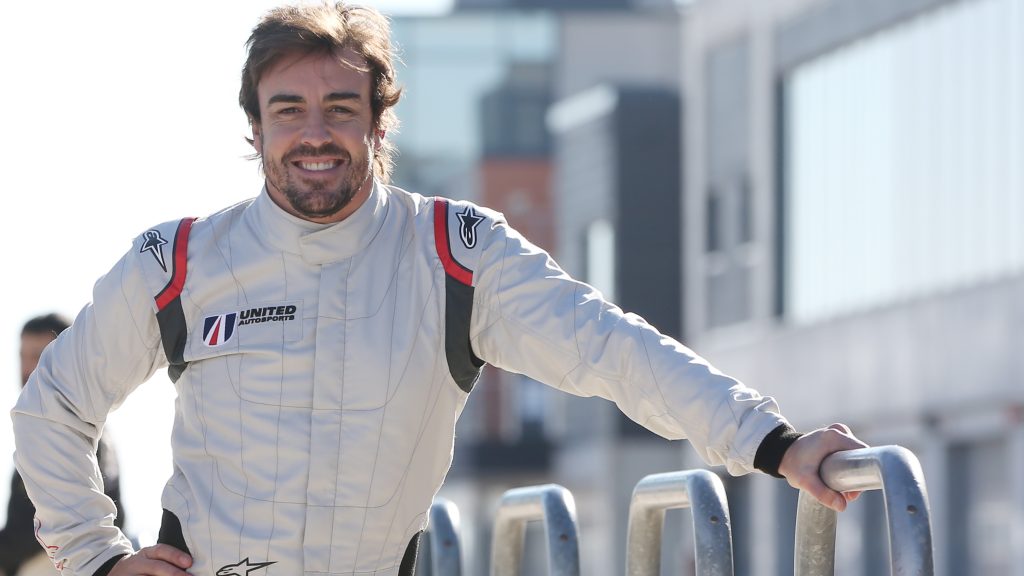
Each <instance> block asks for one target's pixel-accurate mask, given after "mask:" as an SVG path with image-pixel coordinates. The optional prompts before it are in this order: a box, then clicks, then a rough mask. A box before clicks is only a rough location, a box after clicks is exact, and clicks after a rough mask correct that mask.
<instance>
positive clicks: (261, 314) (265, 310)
mask: <svg viewBox="0 0 1024 576" xmlns="http://www.w3.org/2000/svg"><path fill="white" fill-rule="evenodd" d="M295 320H301V314H299V306H298V304H297V303H296V304H292V303H282V304H274V305H271V306H262V305H261V306H252V307H249V308H242V309H240V310H233V311H231V312H224V313H222V314H211V315H209V316H206V317H205V318H203V345H204V346H206V347H207V348H216V347H218V346H223V345H225V344H230V343H231V341H232V340H233V339H237V338H238V333H239V331H242V330H246V328H245V327H246V326H252V325H254V324H260V325H264V326H267V327H268V328H269V325H271V324H273V325H276V326H278V327H280V328H281V330H283V332H274V333H276V334H282V335H283V336H284V339H285V340H289V341H294V340H298V339H300V338H301V337H302V322H301V321H299V322H296V321H295ZM255 333H261V332H260V331H258V330H257V331H255V332H253V334H255ZM262 333H264V334H266V332H262ZM249 334H250V333H249V332H246V335H249Z"/></svg>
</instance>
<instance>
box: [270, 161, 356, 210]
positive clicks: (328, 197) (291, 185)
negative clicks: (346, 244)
mask: <svg viewBox="0 0 1024 576" xmlns="http://www.w3.org/2000/svg"><path fill="white" fill-rule="evenodd" d="M371 154H372V153H371ZM301 156H335V157H341V158H342V159H343V161H344V162H345V163H346V164H347V165H348V166H347V168H344V170H345V175H344V177H343V179H342V181H341V182H340V183H339V184H337V185H334V186H333V187H332V185H331V183H328V182H324V181H322V180H317V179H308V180H307V179H304V178H302V177H301V176H299V175H297V174H294V172H293V171H290V170H289V169H288V165H289V164H290V163H291V162H292V160H293V159H294V158H296V157H301ZM263 164H264V169H265V171H266V175H267V184H268V185H270V186H273V187H275V188H277V189H278V190H279V191H280V192H281V193H282V194H283V195H284V197H285V198H286V199H287V200H288V203H289V204H290V205H291V207H292V209H293V210H295V212H296V213H298V214H299V215H300V216H302V217H304V218H328V217H330V216H334V215H335V214H337V213H339V212H341V211H342V210H344V209H345V207H347V206H348V205H349V204H351V202H352V199H353V198H355V196H356V193H357V192H359V190H360V189H361V188H362V187H363V186H364V185H365V184H366V182H367V180H369V179H370V176H371V173H370V157H369V156H361V157H358V158H355V159H353V158H352V155H351V154H349V153H347V152H345V151H343V150H341V149H340V148H339V147H338V146H337V145H335V144H334V143H331V142H328V143H326V144H324V145H323V146H320V147H319V148H314V147H312V146H299V147H297V148H294V149H292V150H291V151H289V152H288V153H287V154H285V155H284V157H283V158H282V159H281V160H279V161H274V160H267V159H266V158H264V163H263Z"/></svg>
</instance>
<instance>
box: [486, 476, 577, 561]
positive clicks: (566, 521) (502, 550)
mask: <svg viewBox="0 0 1024 576" xmlns="http://www.w3.org/2000/svg"><path fill="white" fill-rule="evenodd" d="M531 520H543V521H544V533H545V535H546V536H547V543H548V574H549V576H579V574H580V554H579V540H578V537H577V530H576V503H575V501H574V500H573V498H572V493H570V492H569V491H568V490H566V489H565V488H563V487H562V486H559V485H557V484H545V485H542V486H530V487H527V488H514V489H512V490H509V491H507V492H505V494H504V495H503V496H502V497H501V503H500V504H499V506H498V512H497V513H496V514H495V517H494V534H493V537H492V539H491V575H492V576H519V574H520V568H521V566H522V555H523V534H524V532H525V530H526V523H527V522H529V521H531Z"/></svg>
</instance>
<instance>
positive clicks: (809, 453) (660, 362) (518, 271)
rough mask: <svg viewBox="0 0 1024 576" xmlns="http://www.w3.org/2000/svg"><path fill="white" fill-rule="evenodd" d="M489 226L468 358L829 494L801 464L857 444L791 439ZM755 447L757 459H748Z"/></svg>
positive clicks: (513, 235) (770, 410) (704, 370)
mask: <svg viewBox="0 0 1024 576" xmlns="http://www.w3.org/2000/svg"><path fill="white" fill-rule="evenodd" d="M489 224H490V227H489V229H488V230H487V232H486V233H483V234H480V240H481V242H480V244H481V248H480V249H481V253H480V259H479V261H478V263H477V267H476V273H475V275H474V284H475V290H476V293H475V297H474V311H473V328H472V329H471V341H472V346H473V350H474V353H475V354H476V355H477V356H478V357H479V358H481V359H483V360H484V361H486V362H489V363H491V364H493V365H495V366H497V367H499V368H503V369H506V370H510V371H513V372H518V373H522V374H526V375H527V376H530V377H531V378H534V379H536V380H538V381H541V382H544V383H547V384H549V385H551V386H554V387H557V388H559V389H561V390H563V391H566V392H569V393H572V394H575V395H579V396H600V397H603V398H606V399H609V400H611V401H613V402H615V403H616V405H617V406H618V407H619V409H620V410H622V412H623V413H625V414H626V415H627V416H629V417H630V418H632V419H633V420H634V421H636V422H637V423H639V424H641V425H642V426H644V427H646V428H648V429H649V430H651V431H652V432H655V433H656V434H659V435H661V436H663V437H665V438H669V439H683V438H686V439H688V440H689V441H690V443H691V445H692V446H693V447H694V449H695V450H696V451H697V453H698V454H699V455H700V456H701V458H702V459H703V460H704V461H705V462H706V463H708V464H709V465H724V466H726V468H727V469H728V470H729V472H730V473H731V474H734V475H739V474H744V473H747V472H751V471H753V470H754V469H758V468H759V469H762V470H765V471H769V473H771V470H774V471H777V472H778V473H779V474H781V475H783V476H785V477H786V478H787V479H788V480H789V481H790V483H791V484H794V485H796V486H798V487H801V488H804V487H806V488H811V489H814V490H816V491H812V493H814V494H815V495H816V496H818V495H821V496H819V497H822V496H823V497H826V498H829V497H831V495H830V494H828V493H826V492H823V491H822V490H821V489H820V488H819V486H818V485H815V484H814V482H813V481H812V478H811V475H809V474H808V472H807V470H808V469H809V468H810V467H814V468H815V472H814V473H813V477H814V478H817V473H816V466H817V465H819V464H820V462H821V459H823V458H824V453H825V452H826V451H827V450H830V449H832V448H836V449H844V448H857V447H861V446H862V444H859V443H857V442H855V441H853V440H850V441H849V442H844V441H841V440H840V439H838V438H836V437H835V434H834V433H828V434H824V433H822V432H817V431H816V432H813V433H811V434H809V435H806V437H805V436H801V435H798V434H796V433H795V431H793V429H792V427H791V426H790V425H789V423H788V421H787V420H786V419H785V418H784V417H783V416H782V415H781V414H780V413H779V409H778V406H777V404H776V403H775V401H774V399H772V398H771V397H767V396H762V395H761V394H759V393H758V392H757V391H756V390H753V389H751V388H749V387H747V386H745V385H744V384H743V383H741V382H739V381H737V380H735V379H733V378H731V377H729V376H727V375H725V374H723V373H721V372H720V371H718V370H716V369H715V368H714V367H713V366H711V364H710V363H708V362H707V361H706V360H704V359H703V358H701V357H700V356H699V355H697V354H696V353H694V352H693V351H691V350H690V349H689V348H687V347H686V346H683V345H682V344H681V343H679V342H677V341H675V340H674V339H672V338H670V337H668V336H665V335H663V334H661V333H660V332H658V331H657V330H656V329H655V328H654V327H652V326H651V325H649V324H648V323H647V322H646V321H644V320H643V319H642V318H640V317H639V316H636V315H635V314H628V313H625V312H623V311H622V310H621V309H619V308H618V307H616V306H614V305H613V304H611V303H609V302H607V301H605V300H604V299H603V297H602V295H601V294H600V293H599V292H598V291H596V290H595V289H593V288H592V287H590V286H588V285H586V284H584V283H581V282H578V281H576V280H574V279H572V278H571V277H569V276H568V275H567V274H566V273H565V272H564V271H562V270H561V269H560V268H559V267H558V266H557V264H555V263H554V261H553V260H551V258H550V257H549V256H548V255H547V254H546V253H545V252H543V251H542V250H540V249H539V248H537V247H536V246H533V245H532V244H531V243H529V242H528V241H527V240H526V239H524V238H522V236H520V235H519V234H518V233H517V232H515V230H513V229H511V228H509V227H508V226H507V225H506V224H504V223H503V222H501V221H495V222H493V223H489ZM780 430H781V431H782V432H788V434H780ZM848 440H849V439H848ZM762 449H764V450H762ZM773 449H774V451H773ZM833 451H834V450H833ZM759 453H762V454H766V456H765V457H763V458H762V460H763V461H764V463H762V462H758V461H756V460H757V455H758V454H759ZM761 464H763V465H761ZM818 482H819V484H820V480H819V481H818ZM826 490H827V489H826ZM825 503H826V505H828V504H830V502H825Z"/></svg>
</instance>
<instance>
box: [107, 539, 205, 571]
mask: <svg viewBox="0 0 1024 576" xmlns="http://www.w3.org/2000/svg"><path fill="white" fill-rule="evenodd" d="M191 565H192V558H191V557H190V556H189V555H188V554H185V553H184V552H182V551H181V550H178V549H177V548H174V547H173V546H168V545H167V544H157V545H156V546H150V547H148V548H143V549H142V550H139V551H138V552H136V553H135V554H133V555H131V556H128V557H126V558H124V559H123V560H121V561H120V562H118V563H117V564H115V565H114V568H113V569H112V570H111V571H110V575H109V576H188V574H187V573H186V572H185V569H186V568H188V567H189V566H191Z"/></svg>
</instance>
